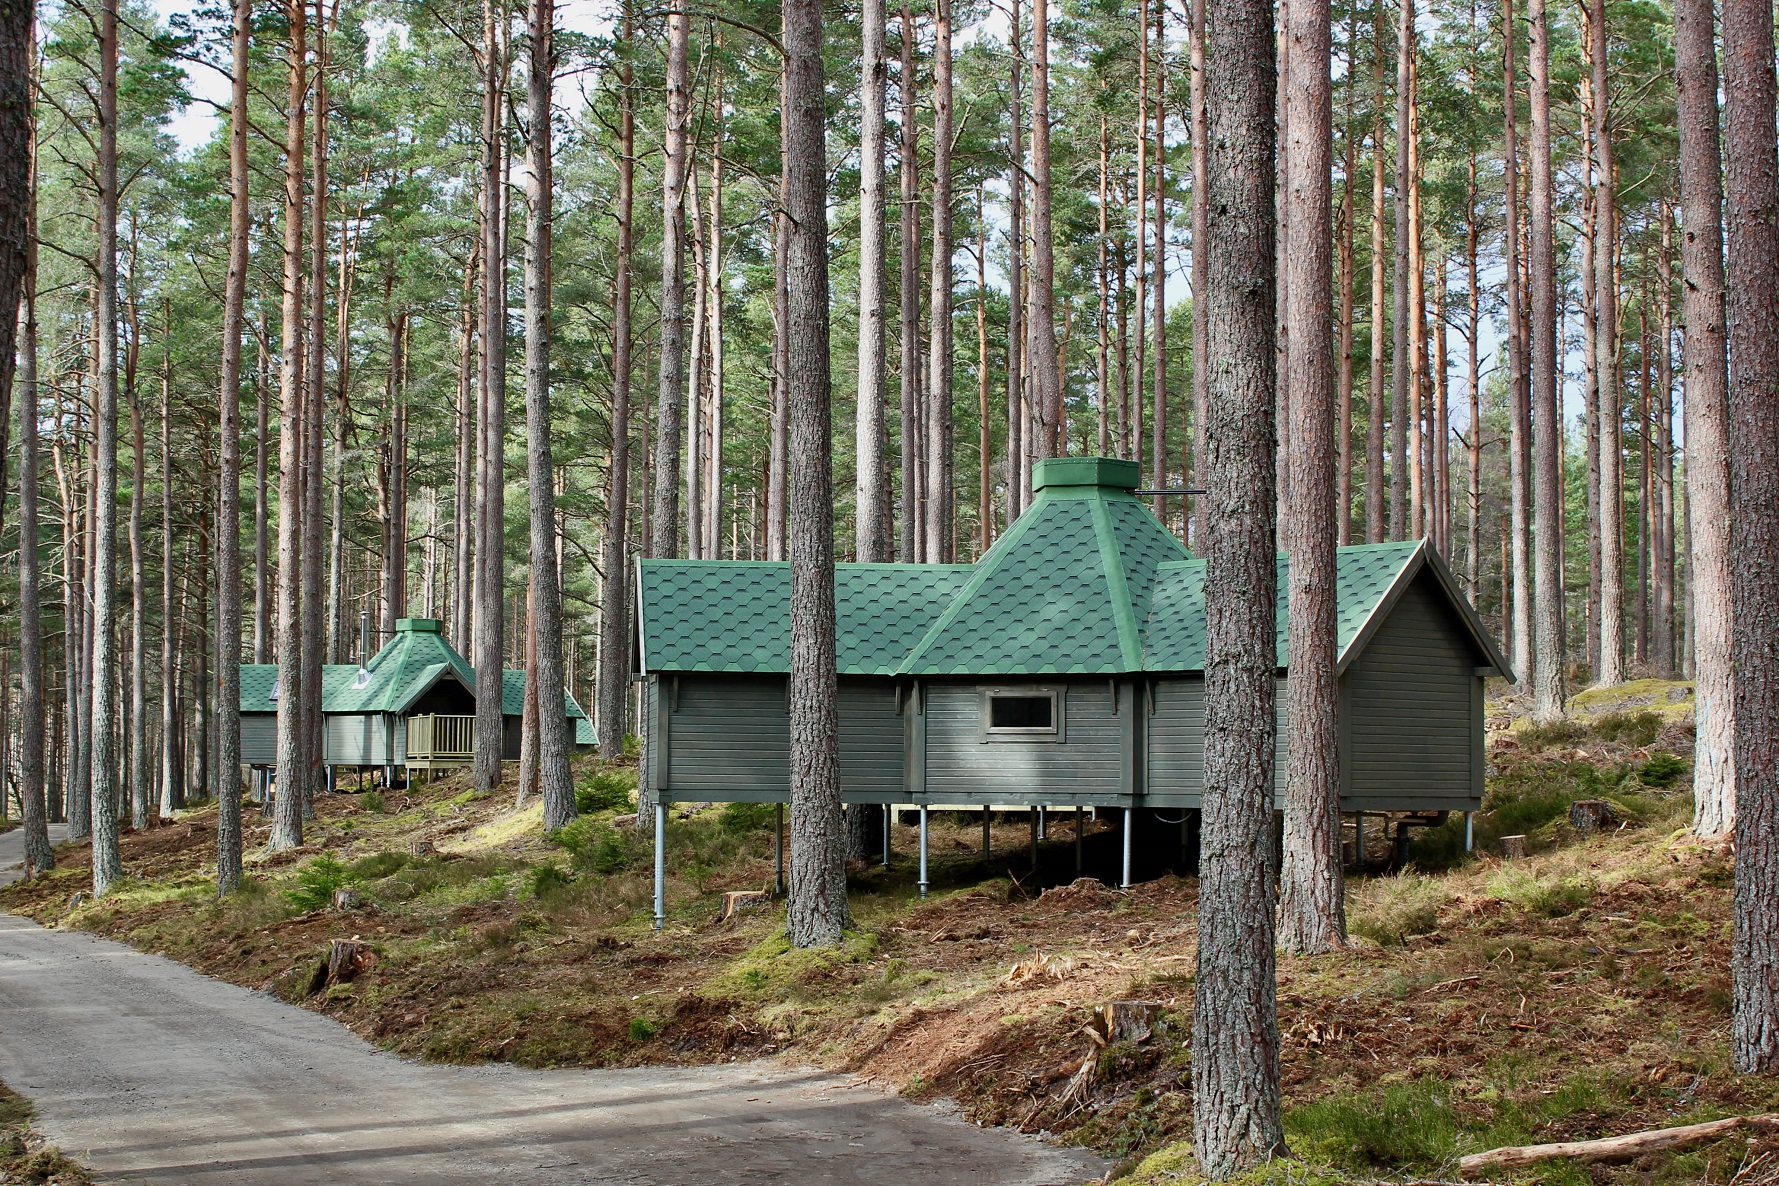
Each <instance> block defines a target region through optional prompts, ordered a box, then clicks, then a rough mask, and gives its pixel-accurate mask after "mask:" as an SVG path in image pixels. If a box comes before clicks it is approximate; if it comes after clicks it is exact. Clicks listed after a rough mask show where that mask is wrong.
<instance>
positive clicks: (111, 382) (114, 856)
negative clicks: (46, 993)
mask: <svg viewBox="0 0 1779 1186" xmlns="http://www.w3.org/2000/svg"><path fill="white" fill-rule="evenodd" d="M117 19H118V14H117V0H104V8H103V10H102V12H101V15H100V23H99V257H98V261H97V263H98V273H99V276H98V289H99V291H98V300H97V302H96V303H95V306H94V309H93V320H94V322H95V323H96V325H95V326H94V328H95V330H96V331H97V338H98V343H97V349H98V380H99V382H98V389H97V391H96V392H95V395H96V397H97V398H96V401H95V402H96V406H95V407H94V409H93V479H94V480H93V491H94V500H93V506H94V512H93V520H92V533H93V553H92V555H93V635H92V638H93V644H92V645H93V652H92V687H91V692H92V704H93V707H92V732H91V734H90V735H89V745H90V746H91V749H92V754H93V769H92V803H93V807H92V811H93V896H94V897H104V896H105V894H106V893H107V892H109V891H110V889H111V883H112V882H114V881H116V880H117V878H118V877H119V876H121V875H122V873H123V859H122V857H121V855H120V854H119V851H118V837H117V829H118V821H117V797H116V795H117V781H116V779H117V771H116V769H115V765H114V762H113V755H114V753H115V741H114V737H113V730H114V727H115V724H116V712H117V702H116V699H115V693H116V689H115V688H114V686H113V682H114V680H115V677H116V670H117V59H118V48H117V40H118V33H117Z"/></svg>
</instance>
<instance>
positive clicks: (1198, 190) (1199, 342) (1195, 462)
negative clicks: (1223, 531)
mask: <svg viewBox="0 0 1779 1186" xmlns="http://www.w3.org/2000/svg"><path fill="white" fill-rule="evenodd" d="M1190 23H1191V28H1190V30H1189V32H1188V34H1187V36H1188V39H1189V44H1188V47H1187V55H1188V64H1189V65H1190V67H1191V70H1192V77H1191V80H1190V82H1189V84H1188V89H1187V99H1188V101H1189V102H1190V103H1191V104H1192V434H1193V441H1192V481H1191V483H1190V484H1191V485H1193V486H1197V487H1200V488H1202V487H1203V486H1204V485H1205V474H1206V467H1207V466H1208V464H1209V457H1210V454H1209V452H1208V445H1207V443H1206V441H1205V424H1206V422H1207V421H1208V419H1209V411H1208V409H1207V406H1206V401H1207V400H1208V398H1209V393H1210V370H1209V367H1208V364H1207V359H1208V358H1209V353H1208V352H1209V345H1208V343H1209V341H1210V336H1209V333H1208V331H1207V329H1206V326H1207V324H1208V322H1207V320H1206V318H1205V317H1204V316H1202V315H1201V314H1202V310H1203V306H1202V304H1201V299H1202V297H1203V294H1204V271H1203V269H1202V263H1201V261H1202V259H1203V256H1202V254H1201V251H1205V250H1208V249H1209V243H1210V237H1211V233H1210V214H1209V211H1208V209H1207V205H1206V202H1204V201H1200V198H1201V197H1202V196H1204V195H1208V194H1209V193H1210V185H1211V181H1210V155H1209V154H1210V116H1209V114H1208V113H1207V111H1206V110H1205V0H1192V9H1191V22H1190ZM1207 506H1208V503H1207V502H1206V501H1205V500H1203V499H1202V498H1201V499H1200V500H1199V502H1198V503H1197V504H1196V507H1197V512H1198V513H1197V514H1196V515H1195V516H1194V518H1195V519H1196V522H1195V523H1194V524H1193V526H1192V528H1191V533H1190V538H1191V540H1192V543H1193V546H1194V547H1197V546H1198V545H1199V542H1200V541H1202V540H1203V539H1204V537H1205V528H1206V522H1205V515H1206V511H1205V508H1206V507H1207Z"/></svg>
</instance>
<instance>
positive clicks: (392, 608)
mask: <svg viewBox="0 0 1779 1186" xmlns="http://www.w3.org/2000/svg"><path fill="white" fill-rule="evenodd" d="M385 296H386V298H392V297H393V293H391V292H386V293H385ZM388 336H389V380H388V388H387V390H388V396H387V398H388V402H389V456H388V460H387V465H388V489H389V494H388V517H387V519H386V520H385V521H384V524H383V572H382V585H383V596H382V602H383V634H384V636H385V637H389V636H392V635H394V633H395V624H396V622H397V621H398V620H400V619H401V618H405V617H407V616H408V395H407V366H408V314H407V312H406V311H405V310H403V311H401V312H395V311H394V310H391V316H390V319H389V326H388ZM343 614H344V608H343V607H342V617H341V622H342V624H343V623H344V620H345V619H344V616H343ZM339 634H340V635H341V636H342V637H341V639H340V644H339V645H340V649H341V651H342V655H343V652H344V649H345V643H344V638H343V635H344V634H345V630H344V629H343V625H342V628H341V629H340V631H339ZM369 659H370V656H369V655H366V656H365V660H366V661H368V660H369Z"/></svg>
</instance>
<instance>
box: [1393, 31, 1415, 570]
mask: <svg viewBox="0 0 1779 1186" xmlns="http://www.w3.org/2000/svg"><path fill="white" fill-rule="evenodd" d="M1415 45H1416V35H1415V0H1399V2H1398V5H1397V17H1396V267H1395V273H1394V275H1395V281H1396V287H1395V318H1394V322H1395V324H1394V329H1395V341H1394V347H1393V349H1392V350H1391V352H1390V354H1391V366H1390V378H1391V383H1392V384H1393V386H1392V387H1391V399H1390V538H1391V539H1408V538H1409V536H1410V534H1411V530H1410V527H1409V488H1410V485H1411V482H1410V475H1409V460H1408V418H1409V394H1410V386H1411V383H1412V380H1413V378H1414V356H1413V343H1412V342H1411V341H1410V340H1409V337H1410V325H1411V323H1412V320H1413V317H1414V311H1413V307H1412V306H1411V305H1410V303H1409V291H1410V287H1411V284H1410V279H1409V268H1410V260H1409V245H1410V243H1412V242H1413V240H1414V227H1413V225H1412V223H1411V221H1410V218H1409V190H1410V189H1411V188H1412V187H1413V183H1414V174H1413V172H1412V168H1413V162H1412V161H1411V160H1410V139H1411V137H1412V136H1413V130H1412V129H1411V127H1410V122H1411V121H1412V119H1413V118H1414V86H1413V80H1414V63H1415Z"/></svg>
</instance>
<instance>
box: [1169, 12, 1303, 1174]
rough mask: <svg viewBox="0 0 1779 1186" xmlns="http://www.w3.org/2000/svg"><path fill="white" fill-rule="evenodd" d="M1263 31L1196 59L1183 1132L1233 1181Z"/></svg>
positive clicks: (1261, 931)
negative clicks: (1195, 928) (1194, 500)
mask: <svg viewBox="0 0 1779 1186" xmlns="http://www.w3.org/2000/svg"><path fill="white" fill-rule="evenodd" d="M1273 53H1274V49H1273V24H1272V6H1271V5H1270V4H1268V3H1265V2H1264V0H1229V3H1227V4H1225V5H1223V6H1222V7H1220V8H1219V9H1218V11H1217V13H1216V19H1215V20H1214V21H1213V22H1212V23H1211V28H1210V45H1209V47H1208V53H1207V61H1206V67H1207V78H1206V93H1207V96H1208V98H1209V104H1208V109H1209V115H1210V128H1209V131H1210V141H1209V153H1210V157H1209V165H1210V168H1209V171H1208V172H1209V177H1210V186H1209V189H1208V190H1207V192H1206V195H1205V196H1206V197H1207V198H1208V199H1209V203H1210V223H1209V235H1208V237H1207V240H1206V243H1205V247H1206V261H1205V262H1206V274H1205V293H1204V300H1205V316H1206V317H1207V318H1208V324H1207V327H1206V328H1207V331H1208V333H1207V340H1208V343H1209V351H1208V354H1207V357H1206V360H1205V361H1206V364H1207V366H1208V367H1209V369H1210V375H1209V379H1210V388H1209V393H1208V394H1209V398H1208V400H1207V409H1208V412H1209V416H1208V424H1207V426H1206V429H1207V431H1206V443H1207V445H1208V455H1207V462H1208V468H1207V477H1208V479H1209V485H1210V490H1211V494H1210V496H1209V499H1208V501H1209V505H1210V514H1209V515H1208V517H1207V527H1208V530H1207V532H1206V549H1205V555H1206V562H1207V567H1206V573H1205V603H1206V606H1207V612H1208V617H1207V619H1206V639H1207V641H1206V657H1205V693H1206V694H1205V700H1206V705H1207V717H1206V722H1205V791H1206V794H1205V803H1204V813H1203V814H1204V822H1203V831H1202V833H1201V837H1200V861H1201V864H1200V870H1201V871H1200V881H1199V885H1200V893H1199V942H1198V955H1197V968H1198V979H1197V983H1196V986H1195V993H1194V1001H1193V1026H1192V1072H1193V1086H1194V1091H1193V1122H1194V1123H1193V1131H1194V1144H1195V1146H1196V1149H1197V1153H1198V1160H1199V1163H1200V1164H1201V1165H1202V1166H1203V1167H1204V1169H1205V1171H1206V1172H1207V1174H1208V1175H1209V1176H1210V1177H1212V1178H1213V1179H1221V1178H1226V1177H1229V1176H1231V1175H1233V1174H1235V1173H1238V1172H1241V1171H1242V1170H1245V1169H1248V1168H1249V1167H1251V1166H1253V1165H1256V1164H1258V1163H1260V1162H1262V1161H1265V1160H1267V1159H1269V1158H1272V1157H1275V1156H1278V1155H1280V1154H1282V1153H1283V1152H1284V1134H1283V1130H1282V1128H1281V1124H1280V1119H1279V1080H1278V1056H1279V1033H1278V1013H1277V1000H1276V988H1275V957H1274V954H1273V936H1274V923H1273V903H1274V884H1273V876H1272V872H1271V869H1270V862H1269V861H1268V860H1267V858H1266V857H1265V855H1264V853H1265V852H1266V849H1267V847H1268V837H1269V835H1270V832H1271V826H1272V773H1273V771H1272V765H1273V726H1274V705H1273V694H1274V669H1275V665H1276V663H1277V658H1276V655H1275V653H1274V652H1275V646H1276V641H1275V637H1274V629H1275V625H1274V621H1275V612H1276V608H1277V597H1278V592H1277V583H1276V575H1275V572H1274V564H1275V562H1274V555H1275V539H1274V524H1275V518H1274V516H1275V513H1276V509H1277V508H1276V506H1275V499H1274V489H1273V481H1274V460H1273V450H1274V448H1275V446H1276V441H1275V437H1274V425H1273V408H1274V406H1275V404H1274V396H1275V386H1276V378H1277V377H1276V374H1275V372H1274V355H1273V338H1274V331H1275V328H1276V327H1275V325H1274V322H1273V319H1274V316H1275V311H1274V294H1273V286H1274V284H1275V277H1276V253H1275V244H1274V242H1273V233H1274V210H1273V202H1274V187H1273V127H1274V124H1273V110H1272V108H1273V95H1274V63H1273Z"/></svg>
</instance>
